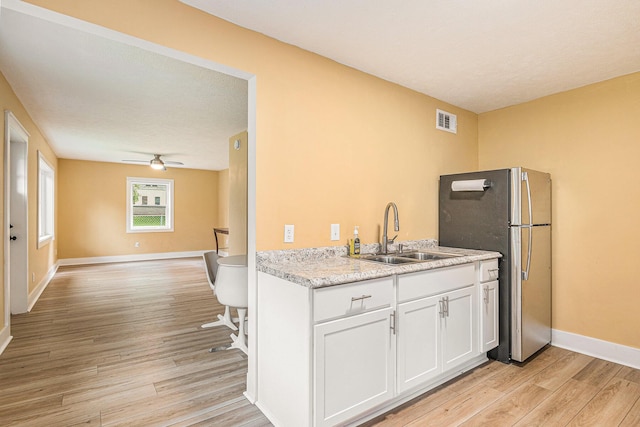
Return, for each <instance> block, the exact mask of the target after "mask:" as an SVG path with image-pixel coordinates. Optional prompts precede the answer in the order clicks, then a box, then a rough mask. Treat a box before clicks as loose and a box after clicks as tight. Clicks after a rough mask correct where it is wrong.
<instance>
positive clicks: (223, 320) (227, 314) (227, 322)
mask: <svg viewBox="0 0 640 427" xmlns="http://www.w3.org/2000/svg"><path fill="white" fill-rule="evenodd" d="M237 320H238V319H232V318H231V310H230V309H229V306H228V305H225V307H224V315H222V314H218V320H216V321H215V322H210V323H205V324H204V325H202V326H200V327H201V328H203V329H204V328H213V327H214V326H223V325H224V326H227V327H228V328H230V329H231V330H232V331H237V330H238V327H237V326H236V325H235V324H234V323H233V322H234V321H237Z"/></svg>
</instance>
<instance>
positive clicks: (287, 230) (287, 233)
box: [284, 224, 293, 243]
mask: <svg viewBox="0 0 640 427" xmlns="http://www.w3.org/2000/svg"><path fill="white" fill-rule="evenodd" d="M284 242H285V243H293V224H285V225H284Z"/></svg>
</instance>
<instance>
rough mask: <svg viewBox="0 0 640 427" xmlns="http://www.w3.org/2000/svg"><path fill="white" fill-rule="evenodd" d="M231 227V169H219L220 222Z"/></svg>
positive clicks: (220, 225)
mask: <svg viewBox="0 0 640 427" xmlns="http://www.w3.org/2000/svg"><path fill="white" fill-rule="evenodd" d="M216 227H229V169H225V170H221V171H218V223H217V224H216Z"/></svg>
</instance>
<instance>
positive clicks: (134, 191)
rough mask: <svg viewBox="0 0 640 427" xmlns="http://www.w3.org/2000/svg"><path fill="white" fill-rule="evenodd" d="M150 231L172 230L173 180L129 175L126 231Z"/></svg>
mask: <svg viewBox="0 0 640 427" xmlns="http://www.w3.org/2000/svg"><path fill="white" fill-rule="evenodd" d="M149 198H152V199H153V200H154V201H155V205H149V204H148V200H149ZM150 231H173V180H172V179H153V178H131V177H129V178H127V233H138V232H150Z"/></svg>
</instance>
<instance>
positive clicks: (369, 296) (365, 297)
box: [351, 295, 371, 302]
mask: <svg viewBox="0 0 640 427" xmlns="http://www.w3.org/2000/svg"><path fill="white" fill-rule="evenodd" d="M367 298H371V295H362V296H361V297H351V302H355V301H362V300H364V299H367Z"/></svg>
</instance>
